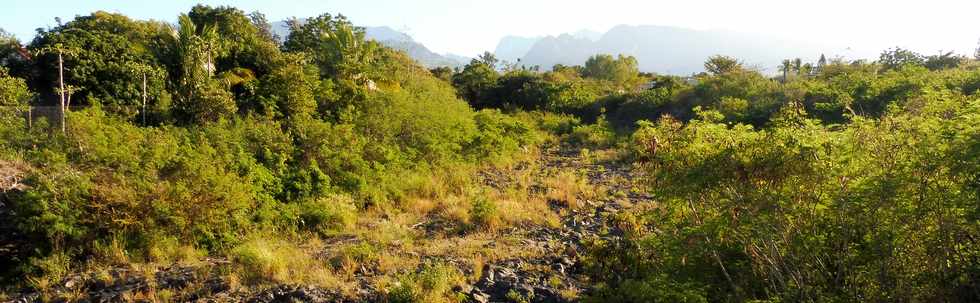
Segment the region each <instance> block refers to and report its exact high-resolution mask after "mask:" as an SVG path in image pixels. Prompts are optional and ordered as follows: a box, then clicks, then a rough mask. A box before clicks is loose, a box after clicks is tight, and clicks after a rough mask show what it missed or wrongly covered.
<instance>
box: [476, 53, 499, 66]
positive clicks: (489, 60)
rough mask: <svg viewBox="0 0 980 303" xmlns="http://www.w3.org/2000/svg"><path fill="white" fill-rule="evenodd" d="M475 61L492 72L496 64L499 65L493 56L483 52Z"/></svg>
mask: <svg viewBox="0 0 980 303" xmlns="http://www.w3.org/2000/svg"><path fill="white" fill-rule="evenodd" d="M477 60H479V61H480V63H483V64H485V65H486V66H489V67H490V68H492V69H494V70H496V69H497V63H500V60H499V59H497V56H495V55H494V54H493V53H491V52H483V54H481V55H480V56H478V57H477Z"/></svg>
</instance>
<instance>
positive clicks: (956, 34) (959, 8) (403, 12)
mask: <svg viewBox="0 0 980 303" xmlns="http://www.w3.org/2000/svg"><path fill="white" fill-rule="evenodd" d="M198 3H202V4H208V5H231V6H235V7H238V8H240V9H242V10H243V11H246V12H252V11H260V12H262V13H264V14H265V15H266V17H267V18H268V19H269V20H271V21H277V20H284V19H286V18H289V17H310V16H315V15H319V14H322V13H330V14H338V13H340V14H343V15H345V16H347V17H349V18H350V19H351V20H352V21H353V22H354V23H355V24H357V25H361V26H382V25H385V26H390V27H392V28H394V29H396V30H402V31H405V32H407V33H409V34H410V35H411V36H412V37H413V38H415V40H417V41H419V42H421V43H423V44H424V45H426V46H427V47H429V48H430V49H432V50H433V51H436V52H439V53H454V54H459V55H464V56H475V55H476V54H479V53H481V52H483V51H485V50H490V51H492V50H493V49H494V48H495V47H496V44H497V43H498V42H499V40H500V38H502V37H504V36H506V35H517V36H542V35H558V34H561V33H566V32H575V31H578V30H582V29H589V30H593V31H599V32H605V31H606V30H608V29H610V28H612V27H614V26H616V25H619V24H630V25H666V26H676V27H685V28H691V29H700V30H728V31H736V32H744V33H755V34H764V35H770V36H774V37H781V38H788V39H794V40H799V41H809V42H817V43H821V44H828V45H839V46H846V47H853V48H856V49H865V50H875V51H879V50H884V49H885V48H889V47H893V46H900V47H903V48H909V49H912V50H915V51H918V52H920V53H923V54H927V55H931V54H935V53H938V52H939V51H941V50H946V51H950V50H952V51H956V52H957V53H960V54H969V55H972V54H973V50H974V49H976V47H977V45H978V41H980V17H978V15H977V13H978V12H980V1H978V0H920V1H906V0H814V1H799V0H743V1H732V0H670V1H660V0H645V1H642V0H598V1H597V0H548V1H545V0H482V1H472V0H412V1H408V0H400V1H396V0H320V1H316V0H276V1H267V0H236V1H231V0H214V1H208V0H195V1H186V0H165V1H159V0H157V1H135V0H44V1H25V0H0V7H3V9H0V28H3V29H5V30H6V31H8V32H11V33H13V34H14V35H15V36H17V37H18V38H19V39H21V40H22V41H25V42H26V41H30V40H31V39H32V38H33V36H34V29H36V28H39V27H50V26H54V25H56V23H55V21H54V18H55V17H60V18H61V19H62V20H64V21H68V20H70V19H72V18H74V16H76V15H85V14H88V13H90V12H93V11H96V10H104V11H109V12H119V13H123V14H126V15H128V16H130V17H132V18H138V19H156V20H163V21H168V22H173V21H174V20H176V16H177V15H179V14H180V13H182V12H187V11H189V10H190V8H191V7H192V6H194V5H195V4H198Z"/></svg>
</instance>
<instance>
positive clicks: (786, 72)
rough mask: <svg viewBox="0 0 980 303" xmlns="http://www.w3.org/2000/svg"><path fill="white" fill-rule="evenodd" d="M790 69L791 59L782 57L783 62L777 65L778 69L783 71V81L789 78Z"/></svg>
mask: <svg viewBox="0 0 980 303" xmlns="http://www.w3.org/2000/svg"><path fill="white" fill-rule="evenodd" d="M791 69H793V61H791V60H789V59H784V60H783V63H782V64H780V65H779V70H780V71H782V72H783V82H786V81H787V80H788V79H789V78H788V77H789V71H790V70H791Z"/></svg>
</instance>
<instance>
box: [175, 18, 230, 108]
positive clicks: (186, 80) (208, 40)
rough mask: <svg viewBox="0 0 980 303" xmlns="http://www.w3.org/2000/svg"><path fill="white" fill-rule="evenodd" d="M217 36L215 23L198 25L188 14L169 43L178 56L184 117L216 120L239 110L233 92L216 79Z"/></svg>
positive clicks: (179, 100) (179, 104) (179, 103)
mask: <svg viewBox="0 0 980 303" xmlns="http://www.w3.org/2000/svg"><path fill="white" fill-rule="evenodd" d="M218 39H219V37H218V34H217V32H216V31H215V29H214V27H213V26H207V25H205V26H202V27H198V26H197V25H196V24H194V21H192V20H191V18H190V17H189V16H188V15H186V14H185V15H181V16H180V18H179V19H178V28H177V29H175V30H174V31H173V36H172V37H171V39H170V44H171V48H172V51H173V53H174V54H173V55H174V56H175V57H176V58H177V59H178V60H179V61H178V62H179V64H178V65H177V67H176V69H175V73H173V74H172V77H174V80H175V81H174V82H176V84H177V85H176V86H177V97H178V98H177V108H176V110H177V111H178V113H179V114H182V117H181V118H182V119H183V120H185V121H194V122H197V123H205V122H209V121H215V120H218V119H220V118H222V117H225V116H227V115H230V114H232V113H235V112H236V110H237V107H236V105H235V101H234V100H233V99H232V95H231V93H230V92H228V91H227V90H226V89H225V88H224V87H223V86H222V84H221V83H220V82H219V81H217V80H216V79H214V72H215V65H214V53H215V52H216V51H218V49H219V48H218V47H217V45H218Z"/></svg>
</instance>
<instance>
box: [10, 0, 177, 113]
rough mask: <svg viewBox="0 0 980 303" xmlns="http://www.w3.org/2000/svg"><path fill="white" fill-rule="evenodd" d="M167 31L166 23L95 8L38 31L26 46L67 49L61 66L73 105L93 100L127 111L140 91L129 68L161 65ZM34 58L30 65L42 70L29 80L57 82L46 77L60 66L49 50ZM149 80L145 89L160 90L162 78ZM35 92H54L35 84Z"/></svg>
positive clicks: (136, 101) (139, 81)
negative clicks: (72, 91) (72, 88)
mask: <svg viewBox="0 0 980 303" xmlns="http://www.w3.org/2000/svg"><path fill="white" fill-rule="evenodd" d="M169 35H170V29H169V28H168V26H167V25H165V24H163V23H160V22H153V21H136V20H132V19H129V18H128V17H126V16H123V15H120V14H112V13H107V12H95V13H92V14H90V15H87V16H78V17H76V18H75V19H74V20H72V21H70V22H68V23H64V24H62V25H60V26H58V27H55V28H52V29H49V30H47V31H43V32H41V33H39V35H38V37H37V38H36V39H34V41H33V42H32V43H31V45H30V46H28V47H29V48H30V49H32V50H35V51H39V50H52V49H57V48H62V49H69V50H71V51H72V53H71V54H63V58H62V61H63V62H62V64H63V65H65V66H66V68H65V69H64V71H63V77H64V81H65V82H66V83H69V82H70V83H72V84H73V85H76V86H77V87H78V91H77V92H76V93H75V94H76V95H75V96H74V97H73V98H72V99H73V100H77V101H73V102H72V103H73V104H74V103H77V104H79V105H83V104H84V103H85V102H88V101H89V100H97V101H98V102H99V103H100V104H104V105H107V108H108V109H110V111H111V112H113V113H117V114H124V115H131V114H133V113H134V111H132V110H131V108H133V107H137V108H138V106H139V104H140V101H139V100H141V95H142V79H141V77H140V75H139V74H136V73H133V72H132V70H131V67H132V66H133V65H147V66H153V67H156V68H162V66H163V64H164V62H166V61H167V58H165V57H166V54H165V53H164V52H163V50H164V49H163V48H165V46H164V45H163V44H161V43H160V42H161V41H164V40H166V39H167V37H168V36H169ZM161 59H163V60H161ZM34 61H35V63H34V66H35V67H36V69H37V70H40V71H41V72H40V73H39V75H38V76H39V77H38V79H37V80H36V81H32V82H35V83H42V82H48V83H50V82H54V81H57V79H56V78H54V77H52V76H50V75H56V72H57V70H58V69H59V68H58V58H57V56H56V55H55V54H54V53H53V52H51V55H45V56H38V57H37V58H36V60H34ZM68 66H70V68H67V67H68ZM153 80H156V81H148V83H147V86H148V88H149V89H150V90H152V91H160V92H162V91H164V90H165V86H166V83H165V81H164V80H163V79H162V78H159V79H153ZM35 85H37V84H35ZM35 90H37V91H38V92H39V93H41V95H42V96H45V95H48V93H49V92H50V93H53V94H56V93H58V92H57V90H50V89H49V88H46V87H35ZM53 94H51V95H53ZM79 101H80V102H79Z"/></svg>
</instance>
